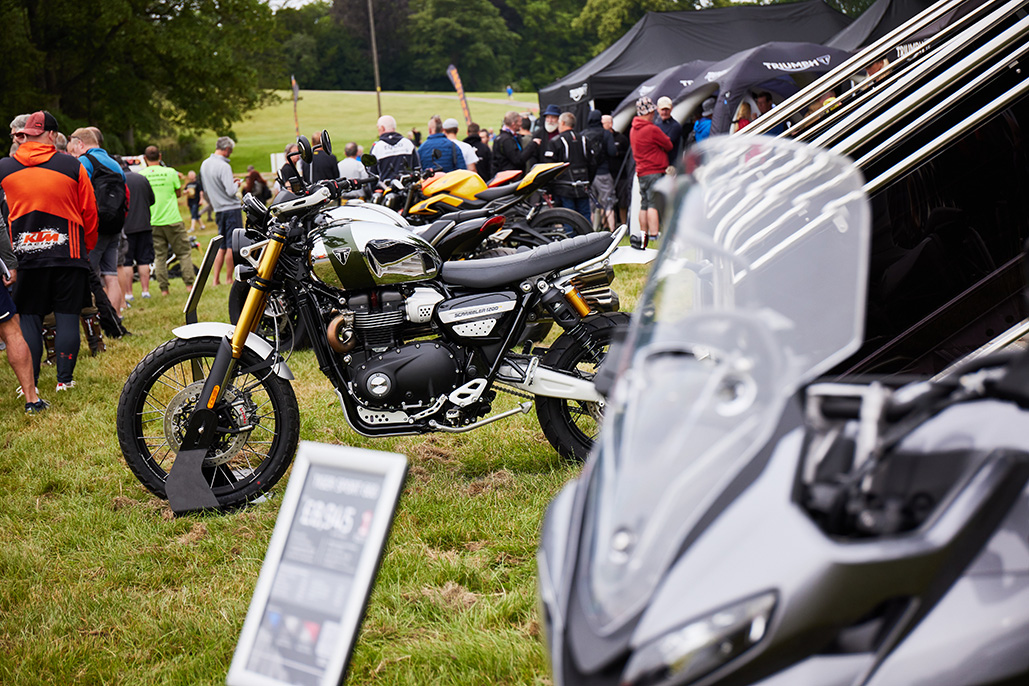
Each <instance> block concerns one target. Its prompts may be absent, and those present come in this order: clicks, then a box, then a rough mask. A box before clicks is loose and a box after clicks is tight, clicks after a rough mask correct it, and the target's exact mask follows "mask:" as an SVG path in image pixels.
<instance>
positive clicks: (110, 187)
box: [86, 153, 129, 236]
mask: <svg viewBox="0 0 1029 686" xmlns="http://www.w3.org/2000/svg"><path fill="white" fill-rule="evenodd" d="M86 158H87V159H88V160H89V161H90V162H92V163H93V177H92V179H91V180H92V182H93V194H94V195H95V196H96V213H97V231H99V232H100V233H101V234H102V235H104V236H110V235H113V234H116V233H119V232H121V230H122V227H123V226H125V212H126V211H127V210H128V205H129V203H128V195H129V193H128V189H127V187H126V186H125V180H124V179H123V178H122V177H121V176H120V175H119V174H117V173H116V172H115V171H114V170H112V169H109V168H108V167H106V166H105V165H103V164H101V163H100V161H99V160H98V159H97V158H95V157H93V156H92V155H90V154H89V153H86Z"/></svg>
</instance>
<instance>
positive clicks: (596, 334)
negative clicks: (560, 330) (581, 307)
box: [536, 312, 629, 460]
mask: <svg viewBox="0 0 1029 686" xmlns="http://www.w3.org/2000/svg"><path fill="white" fill-rule="evenodd" d="M579 326H580V327H582V329H581V330H580V332H579V333H581V335H580V336H574V335H572V334H571V333H564V334H562V335H561V336H560V337H558V339H557V340H556V341H554V345H552V346H551V347H550V350H549V351H548V352H547V354H546V355H544V356H543V359H542V360H541V363H542V364H543V365H544V366H546V367H550V368H551V369H556V370H559V371H563V372H566V373H571V374H574V375H576V376H578V377H579V378H581V379H589V380H592V379H593V377H594V376H595V375H596V373H597V370H598V369H599V368H600V363H601V362H602V361H603V360H604V357H606V356H607V352H608V349H609V348H610V347H611V341H612V340H613V339H614V337H615V335H616V334H617V333H618V332H619V331H625V330H627V329H628V328H629V315H628V314H626V313H624V312H608V313H604V314H598V315H593V316H591V317H587V318H586V319H583V320H582V322H581V323H580V324H579ZM603 415H604V406H603V403H594V402H584V401H581V400H567V399H564V398H547V397H543V396H537V397H536V416H537V417H538V418H539V423H540V427H541V428H542V429H543V435H545V436H546V437H547V440H548V441H550V444H551V445H552V446H554V449H555V450H557V452H558V453H559V454H560V455H561V456H562V457H565V458H569V459H574V460H585V459H586V458H587V457H588V456H589V453H590V449H591V448H592V446H593V441H594V439H595V438H596V437H597V434H598V433H599V431H600V421H601V419H603Z"/></svg>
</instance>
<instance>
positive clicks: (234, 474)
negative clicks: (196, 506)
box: [117, 337, 300, 508]
mask: <svg viewBox="0 0 1029 686" xmlns="http://www.w3.org/2000/svg"><path fill="white" fill-rule="evenodd" d="M220 344H221V339H220V338H214V337H210V338H199V339H190V340H184V339H175V340H171V341H168V342H167V343H164V344H162V345H160V346H158V347H157V348H156V349H155V350H154V351H153V352H151V353H150V354H149V355H147V356H146V357H145V358H143V361H142V362H140V363H139V365H137V366H136V369H135V370H133V372H132V374H130V375H129V378H128V381H127V382H126V384H125V388H124V390H123V391H122V394H121V400H120V401H119V403H118V420H117V421H118V441H119V443H120V444H121V450H122V454H123V455H124V456H125V462H126V464H128V466H129V469H130V470H132V473H133V474H134V475H135V476H136V478H137V479H139V481H140V482H141V483H142V484H143V485H144V486H146V487H147V489H149V490H150V491H151V492H152V493H153V494H154V495H156V496H158V497H160V498H167V495H166V493H165V482H166V481H167V479H168V473H169V472H170V471H171V468H172V465H173V464H174V463H175V457H176V455H177V454H178V451H179V448H180V446H181V445H182V439H183V437H184V436H185V433H186V426H187V424H188V422H189V418H190V416H191V414H192V411H193V407H194V405H195V404H196V401H197V398H198V397H199V396H200V392H201V390H202V389H203V386H204V381H205V380H206V378H207V376H208V374H209V373H210V370H211V365H212V363H213V362H214V358H215V355H216V354H217V352H218V348H219V346H220ZM261 361H262V360H261V358H260V357H259V356H258V355H257V354H256V353H254V352H252V351H250V350H249V349H247V350H244V352H243V355H242V357H241V358H240V360H239V363H238V364H237V366H236V371H235V373H234V376H233V377H232V379H231V380H230V382H229V384H228V385H227V386H226V388H225V389H224V390H223V391H222V398H221V400H220V401H219V402H218V404H217V405H216V406H215V407H214V410H215V412H217V414H218V428H217V431H218V437H217V439H216V440H215V442H214V445H212V446H211V447H210V448H209V449H208V452H207V457H205V459H204V465H203V474H204V477H205V479H206V480H207V483H208V484H209V485H210V486H211V490H212V491H213V492H214V495H215V497H216V498H217V499H218V503H219V505H220V506H221V507H223V508H232V507H238V506H240V505H243V504H245V503H246V502H247V501H249V500H252V499H253V498H256V497H257V496H258V495H260V494H261V493H263V492H265V491H267V490H269V489H270V488H272V486H274V485H275V483H276V482H277V481H278V480H279V479H280V478H282V475H283V474H284V473H285V472H286V468H287V467H289V464H290V462H291V461H292V459H293V454H294V453H295V452H296V448H297V443H298V441H299V439H300V411H299V409H298V407H297V399H296V395H294V393H293V387H292V386H290V384H289V382H288V381H286V380H285V379H282V378H280V377H279V376H277V375H276V374H275V373H274V372H273V371H272V370H271V369H269V368H268V367H264V368H263V369H260V368H259V367H261V365H260V364H259V363H260V362H261ZM255 367H258V368H259V369H258V370H257V371H254V372H253V373H250V372H249V371H248V369H251V368H255Z"/></svg>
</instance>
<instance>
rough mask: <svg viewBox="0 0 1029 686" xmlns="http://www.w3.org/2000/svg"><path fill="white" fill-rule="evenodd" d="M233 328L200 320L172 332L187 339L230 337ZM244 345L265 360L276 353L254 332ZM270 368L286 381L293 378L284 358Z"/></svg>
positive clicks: (229, 325)
mask: <svg viewBox="0 0 1029 686" xmlns="http://www.w3.org/2000/svg"><path fill="white" fill-rule="evenodd" d="M235 330H236V327H235V326H233V325H232V324H224V323H222V322H200V323H198V324H187V325H186V326H180V327H179V328H177V329H173V330H172V333H173V334H175V337H176V338H183V339H186V340H189V339H192V338H224V337H226V336H228V337H231V336H232V332H233V331H235ZM246 347H247V349H248V350H250V351H252V352H254V353H256V354H257V355H258V357H260V358H261V359H262V360H267V359H268V358H269V357H271V356H272V355H276V354H277V353H276V352H275V348H274V347H272V345H271V344H270V343H269V342H268V341H266V340H264V339H263V338H261V337H260V336H258V335H256V334H249V335H248V336H247V340H246ZM271 369H272V371H273V372H275V375H276V376H279V377H281V378H283V379H285V380H287V381H292V380H293V372H292V371H291V370H290V368H289V366H288V365H287V364H286V361H285V360H282V359H279V360H278V361H277V362H275V363H274V364H272V367H271Z"/></svg>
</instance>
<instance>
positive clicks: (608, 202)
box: [593, 174, 615, 212]
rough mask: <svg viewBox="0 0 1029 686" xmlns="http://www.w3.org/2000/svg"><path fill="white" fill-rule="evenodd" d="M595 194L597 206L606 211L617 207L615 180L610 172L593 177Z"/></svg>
mask: <svg viewBox="0 0 1029 686" xmlns="http://www.w3.org/2000/svg"><path fill="white" fill-rule="evenodd" d="M593 195H594V196H595V197H596V199H597V206H598V207H600V208H601V209H602V210H604V211H605V212H606V211H608V210H613V209H614V207H615V180H614V179H612V178H611V175H610V174H597V175H596V176H595V177H593Z"/></svg>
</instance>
